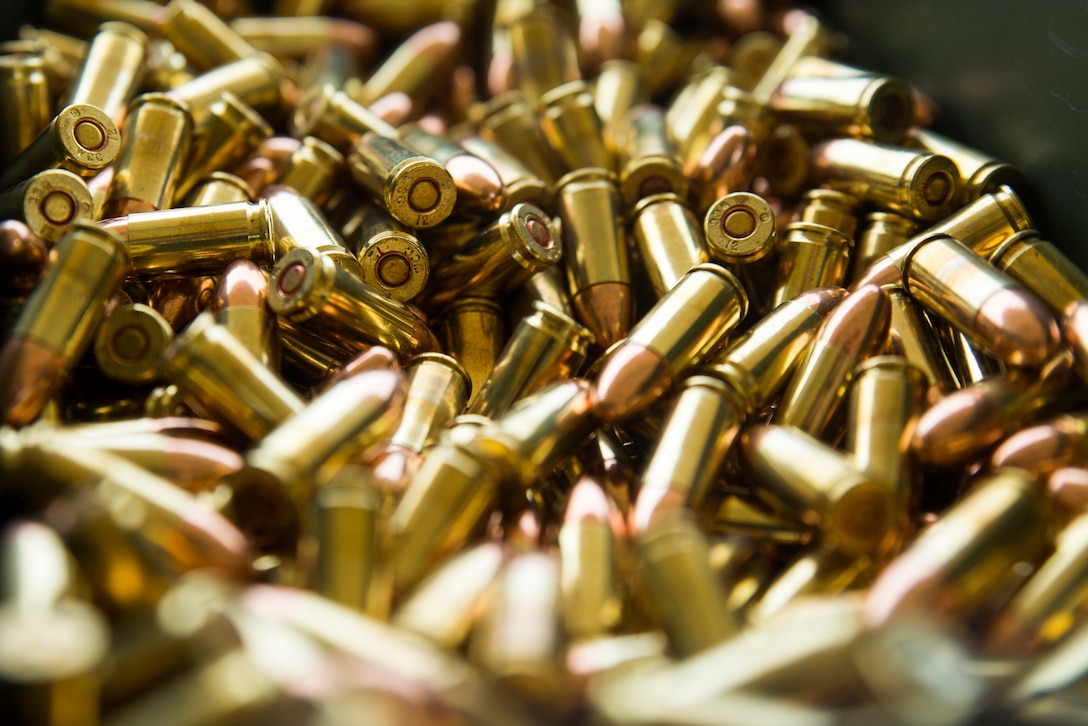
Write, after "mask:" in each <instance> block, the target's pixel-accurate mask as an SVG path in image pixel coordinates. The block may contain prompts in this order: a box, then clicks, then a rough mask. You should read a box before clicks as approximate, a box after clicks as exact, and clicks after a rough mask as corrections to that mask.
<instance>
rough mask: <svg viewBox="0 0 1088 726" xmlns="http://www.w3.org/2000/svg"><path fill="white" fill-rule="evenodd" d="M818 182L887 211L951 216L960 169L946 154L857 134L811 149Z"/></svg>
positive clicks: (925, 216) (918, 216)
mask: <svg viewBox="0 0 1088 726" xmlns="http://www.w3.org/2000/svg"><path fill="white" fill-rule="evenodd" d="M812 174H813V177H814V179H815V181H817V182H822V183H825V184H827V185H829V186H830V187H831V188H832V189H838V190H839V191H843V192H846V193H847V194H851V195H853V196H855V197H857V198H858V199H860V200H862V201H863V202H866V203H869V204H872V205H875V206H878V207H880V208H882V209H885V210H887V211H891V212H896V213H898V214H902V215H903V216H906V217H913V218H914V219H919V220H922V221H927V222H936V221H937V220H940V219H943V218H944V217H947V216H948V215H949V214H951V213H952V211H953V210H954V209H955V208H956V204H957V201H958V199H959V194H960V187H959V172H958V170H957V169H956V165H955V164H954V163H952V160H951V159H949V158H948V157H946V156H940V155H937V154H930V153H927V152H918V151H912V150H908V149H901V148H897V147H892V146H885V145H881V144H875V143H867V142H865V141H859V140H857V139H835V140H832V141H824V142H822V143H820V144H817V145H816V146H814V147H813V149H812Z"/></svg>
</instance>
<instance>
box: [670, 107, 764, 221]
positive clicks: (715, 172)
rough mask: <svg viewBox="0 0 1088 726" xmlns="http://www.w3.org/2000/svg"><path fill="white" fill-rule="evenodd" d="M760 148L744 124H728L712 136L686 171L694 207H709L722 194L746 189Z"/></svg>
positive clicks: (725, 194)
mask: <svg viewBox="0 0 1088 726" xmlns="http://www.w3.org/2000/svg"><path fill="white" fill-rule="evenodd" d="M759 151H760V148H759V147H757V145H756V143H755V141H754V139H753V135H752V132H751V131H749V130H748V129H747V128H745V127H744V126H739V125H734V126H729V127H727V128H725V129H723V130H722V131H721V133H719V134H717V135H716V136H714V137H713V138H711V139H710V141H709V142H708V143H707V145H706V148H705V149H704V150H703V152H702V153H701V154H700V155H699V158H698V159H696V160H695V161H694V162H693V163H692V164H691V165H690V166H689V170H688V176H689V177H691V183H692V186H693V187H694V198H695V202H696V208H697V209H699V210H704V209H710V207H711V206H713V204H714V202H716V201H717V200H718V199H721V198H722V197H725V196H728V195H730V194H734V193H737V192H746V191H747V190H748V188H749V187H750V186H751V185H752V182H753V180H754V179H755V177H756V162H757V161H758V152H759ZM766 153H767V152H764V154H766Z"/></svg>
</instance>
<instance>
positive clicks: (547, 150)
mask: <svg viewBox="0 0 1088 726" xmlns="http://www.w3.org/2000/svg"><path fill="white" fill-rule="evenodd" d="M483 112H484V118H483V122H482V125H481V127H480V135H481V136H482V137H483V138H485V139H487V140H489V141H493V142H495V143H497V144H498V145H499V146H501V147H502V148H504V149H506V150H507V151H508V152H510V153H513V154H515V155H516V156H517V157H518V159H520V160H521V162H522V163H523V164H524V165H525V166H526V167H528V168H529V169H531V170H532V171H533V173H534V174H536V175H537V176H538V177H540V179H542V180H543V181H544V183H545V184H547V185H548V187H554V186H555V185H556V182H557V181H558V180H559V177H561V176H563V173H564V171H565V170H564V168H563V162H562V161H561V160H560V159H559V158H558V157H557V156H556V155H555V152H554V151H553V150H552V147H551V146H550V145H549V144H548V141H547V139H545V138H544V132H543V131H541V129H540V125H539V124H537V122H536V114H535V112H534V111H533V108H532V107H531V106H530V105H529V103H528V102H527V101H526V96H525V94H523V93H522V92H521V91H520V90H513V91H507V92H505V93H502V94H499V95H498V96H495V97H494V98H492V99H491V100H489V101H488V102H487V103H485V104H484V108H483Z"/></svg>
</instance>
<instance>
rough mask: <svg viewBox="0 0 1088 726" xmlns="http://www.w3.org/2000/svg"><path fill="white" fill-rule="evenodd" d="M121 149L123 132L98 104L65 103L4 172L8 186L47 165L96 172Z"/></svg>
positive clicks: (3, 184)
mask: <svg viewBox="0 0 1088 726" xmlns="http://www.w3.org/2000/svg"><path fill="white" fill-rule="evenodd" d="M120 151H121V132H120V131H118V130H117V126H116V125H115V124H114V123H113V121H112V120H111V119H110V117H109V116H107V115H106V114H105V113H103V112H102V111H100V110H98V109H97V108H95V107H94V106H88V105H76V106H65V107H64V108H62V109H61V110H60V111H59V112H58V113H57V115H56V116H54V117H53V120H52V121H50V122H49V124H48V125H47V126H46V127H45V128H43V129H42V130H41V131H40V133H38V135H37V136H35V137H34V139H33V140H32V141H31V142H30V144H29V145H28V146H26V147H25V148H23V150H22V151H21V152H20V153H19V155H18V156H16V157H15V158H14V159H12V160H11V163H10V164H8V165H7V166H6V167H5V168H4V170H3V172H2V173H0V188H3V189H7V188H9V187H12V186H15V185H16V184H18V183H19V182H21V181H23V180H25V179H27V178H28V177H30V176H33V175H34V174H37V173H38V172H39V171H44V170H45V169H58V168H59V169H67V170H68V171H71V172H73V173H75V174H77V175H79V176H93V175H94V174H96V173H98V172H99V171H101V170H102V169H103V168H105V167H107V166H109V165H110V164H112V163H113V160H114V159H116V158H117V155H118V153H120Z"/></svg>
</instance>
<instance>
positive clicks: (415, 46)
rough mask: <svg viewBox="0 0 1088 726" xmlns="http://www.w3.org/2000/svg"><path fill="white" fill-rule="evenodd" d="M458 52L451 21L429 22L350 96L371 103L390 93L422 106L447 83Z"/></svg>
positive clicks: (458, 32) (456, 31)
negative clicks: (400, 95)
mask: <svg viewBox="0 0 1088 726" xmlns="http://www.w3.org/2000/svg"><path fill="white" fill-rule="evenodd" d="M460 50H461V27H460V26H459V25H458V24H457V23H454V22H450V21H444V22H438V23H432V24H430V25H427V26H425V27H422V28H420V29H419V30H417V31H416V32H415V33H413V34H412V35H411V36H409V37H408V38H407V39H405V41H404V42H403V43H401V44H400V45H399V46H398V47H397V48H396V49H395V50H394V51H393V52H392V53H391V54H390V55H389V57H388V58H386V59H385V60H384V61H383V62H382V64H381V65H380V66H378V67H377V68H375V69H374V72H373V73H371V74H370V76H369V77H368V78H367V79H366V83H365V84H364V85H363V86H362V88H360V89H358V90H357V91H355V92H354V93H352V95H353V96H354V97H355V99H356V100H357V101H359V102H360V103H364V104H371V103H374V101H376V100H378V99H379V98H381V97H383V96H388V95H389V94H391V93H403V94H405V95H406V96H408V97H409V98H411V99H412V101H413V104H416V105H420V106H422V105H423V104H426V103H427V101H428V100H429V99H430V97H431V96H432V95H434V92H435V91H437V90H438V88H439V87H441V85H442V84H443V82H444V81H446V80H448V77H449V73H450V70H451V69H452V68H453V67H454V65H455V63H456V60H457V56H458V53H459V51H460Z"/></svg>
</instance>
